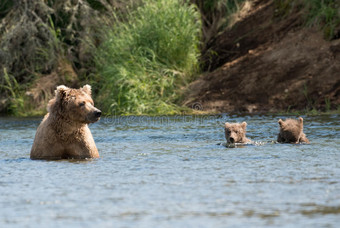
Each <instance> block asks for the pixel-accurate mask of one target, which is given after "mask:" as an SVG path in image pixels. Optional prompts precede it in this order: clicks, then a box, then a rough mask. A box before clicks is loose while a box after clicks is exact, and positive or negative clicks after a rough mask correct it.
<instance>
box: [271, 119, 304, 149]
mask: <svg viewBox="0 0 340 228" xmlns="http://www.w3.org/2000/svg"><path fill="white" fill-rule="evenodd" d="M278 123H279V125H280V133H279V135H278V137H277V141H278V142H279V143H309V140H308V139H307V137H306V135H305V134H304V133H303V118H302V117H299V119H298V120H296V119H286V120H285V121H283V120H282V119H279V121H278Z"/></svg>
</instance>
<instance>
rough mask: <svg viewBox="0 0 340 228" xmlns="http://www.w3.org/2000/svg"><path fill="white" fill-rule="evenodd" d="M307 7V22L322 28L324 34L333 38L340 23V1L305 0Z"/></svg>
mask: <svg viewBox="0 0 340 228" xmlns="http://www.w3.org/2000/svg"><path fill="white" fill-rule="evenodd" d="M304 3H305V5H306V7H307V12H308V14H307V18H306V20H307V24H308V25H312V26H314V25H316V26H319V27H321V28H322V30H323V32H324V36H325V37H326V38H327V39H332V38H333V37H334V36H335V35H336V34H335V32H337V31H335V29H336V27H337V26H339V24H340V11H339V10H340V5H339V4H340V2H339V1H338V0H304Z"/></svg>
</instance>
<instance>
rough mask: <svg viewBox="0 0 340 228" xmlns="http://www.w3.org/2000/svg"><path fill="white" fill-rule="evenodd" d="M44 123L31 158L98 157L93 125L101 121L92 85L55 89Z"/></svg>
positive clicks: (39, 129) (39, 130) (33, 146)
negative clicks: (94, 100) (91, 129)
mask: <svg viewBox="0 0 340 228" xmlns="http://www.w3.org/2000/svg"><path fill="white" fill-rule="evenodd" d="M47 111H48V113H47V114H46V115H45V117H44V119H43V120H42V122H41V123H40V125H39V127H38V129H37V132H36V135H35V138H34V142H33V145H32V149H31V154H30V157H31V159H48V160H56V159H86V158H98V157H99V154H98V150H97V147H96V144H95V142H94V140H93V137H92V134H91V131H90V129H89V127H88V124H89V123H94V122H96V121H98V120H99V119H100V115H101V111H100V110H99V109H97V108H95V107H94V104H93V100H92V98H91V86H89V85H85V86H83V87H82V88H80V89H71V88H68V87H66V86H64V85H61V86H58V87H57V89H56V90H55V97H54V98H53V99H51V100H50V101H49V103H48V107H47Z"/></svg>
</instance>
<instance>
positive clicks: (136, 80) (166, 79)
mask: <svg viewBox="0 0 340 228" xmlns="http://www.w3.org/2000/svg"><path fill="white" fill-rule="evenodd" d="M199 17H200V15H199V13H198V12H197V10H196V8H195V7H194V5H189V4H186V3H183V2H182V1H180V0H153V1H145V2H144V4H143V5H142V6H141V7H139V8H137V9H136V10H134V11H131V12H129V14H128V16H127V20H126V21H117V22H116V23H115V24H114V26H113V27H112V28H106V29H108V32H107V36H106V39H105V41H104V42H103V43H102V45H101V46H100V47H99V49H98V51H97V55H96V65H97V69H98V72H97V77H96V87H98V88H99V91H98V97H97V101H99V103H100V107H101V108H102V109H103V110H105V112H106V113H107V114H110V115H112V114H171V113H172V114H175V113H178V112H180V110H181V109H180V108H179V107H178V106H177V105H175V103H176V101H178V99H180V96H181V88H182V87H183V86H185V85H186V84H187V83H188V82H189V81H190V80H191V79H192V76H193V75H194V74H195V73H197V70H198V56H199V42H200V31H201V24H200V19H199Z"/></svg>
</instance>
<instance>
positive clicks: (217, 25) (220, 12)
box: [191, 0, 245, 51]
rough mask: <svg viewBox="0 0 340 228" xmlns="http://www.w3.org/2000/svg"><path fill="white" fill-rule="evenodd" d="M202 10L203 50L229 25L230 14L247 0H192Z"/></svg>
mask: <svg viewBox="0 0 340 228" xmlns="http://www.w3.org/2000/svg"><path fill="white" fill-rule="evenodd" d="M191 2H192V3H194V4H196V5H197V6H198V8H199V10H200V12H201V18H202V32H203V47H202V49H203V51H204V49H205V46H206V44H208V43H209V41H210V40H211V39H213V38H214V37H215V36H216V35H217V34H218V33H219V32H220V31H221V30H222V29H223V28H225V27H226V26H228V24H229V19H230V15H232V14H233V13H235V12H236V11H238V10H239V9H240V6H241V5H242V4H243V3H244V2H245V0H208V1H207V0H191Z"/></svg>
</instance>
